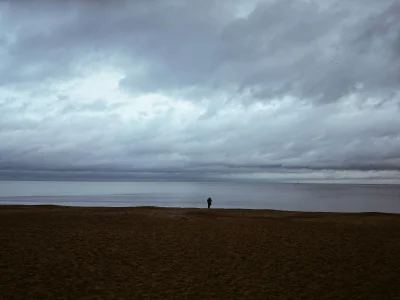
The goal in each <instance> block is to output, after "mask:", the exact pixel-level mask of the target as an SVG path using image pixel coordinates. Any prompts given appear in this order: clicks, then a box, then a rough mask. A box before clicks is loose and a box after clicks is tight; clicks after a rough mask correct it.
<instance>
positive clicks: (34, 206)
mask: <svg viewBox="0 0 400 300" xmlns="http://www.w3.org/2000/svg"><path fill="white" fill-rule="evenodd" d="M7 209H17V210H24V209H25V210H30V209H32V210H38V209H59V210H62V209H76V210H103V211H104V210H110V211H112V210H125V211H127V210H129V211H131V210H132V211H140V210H164V211H175V212H176V211H182V212H183V211H203V212H209V213H211V214H212V213H223V214H225V215H229V213H238V212H242V213H248V214H247V215H246V216H248V217H249V216H251V215H253V214H260V213H264V214H265V215H272V214H274V215H288V214H298V215H319V216H323V215H327V216H334V215H336V216H349V217H350V216H379V215H382V216H393V217H400V213H396V212H378V211H360V212H336V211H298V210H277V209H261V208H211V209H209V210H208V209H207V208H203V207H173V206H152V205H145V206H78V205H58V204H0V211H1V210H7Z"/></svg>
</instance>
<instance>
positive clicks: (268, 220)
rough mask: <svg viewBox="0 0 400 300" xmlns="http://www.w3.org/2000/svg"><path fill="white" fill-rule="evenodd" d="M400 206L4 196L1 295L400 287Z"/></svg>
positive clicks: (192, 294)
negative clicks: (49, 200)
mask: <svg viewBox="0 0 400 300" xmlns="http://www.w3.org/2000/svg"><path fill="white" fill-rule="evenodd" d="M399 274H400V215H398V214H383V213H314V212H288V211H272V210H247V209H210V210H207V209H198V208H161V207H124V208H108V207H96V208H95V207H61V206H52V205H41V206H12V205H1V206H0V299H10V300H11V299H227V300H228V299H399V296H400V275H399Z"/></svg>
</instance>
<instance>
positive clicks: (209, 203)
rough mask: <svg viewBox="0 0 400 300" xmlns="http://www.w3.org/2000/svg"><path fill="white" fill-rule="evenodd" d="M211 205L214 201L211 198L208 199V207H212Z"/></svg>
mask: <svg viewBox="0 0 400 300" xmlns="http://www.w3.org/2000/svg"><path fill="white" fill-rule="evenodd" d="M211 204H212V199H211V198H208V199H207V206H208V208H210V207H211Z"/></svg>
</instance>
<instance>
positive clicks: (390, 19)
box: [0, 0, 400, 181]
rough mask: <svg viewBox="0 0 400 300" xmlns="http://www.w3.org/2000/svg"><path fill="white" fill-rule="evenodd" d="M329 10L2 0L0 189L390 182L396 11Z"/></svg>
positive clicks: (398, 137) (395, 134)
mask: <svg viewBox="0 0 400 300" xmlns="http://www.w3.org/2000/svg"><path fill="white" fill-rule="evenodd" d="M342 2H343V1H319V2H313V1H294V0H293V1H292V0H284V1H270V0H265V1H229V2H224V1H211V0H205V1H178V0H171V1H157V0H154V1H120V2H118V3H115V2H111V1H96V2H94V1H68V2H67V1H44V0H43V1H9V2H4V1H3V2H0V177H1V176H3V177H9V176H16V174H25V175H24V176H32V177H35V176H38V177H40V176H41V175H40V174H43V172H45V173H46V172H47V173H46V174H64V175H63V176H67V177H68V176H72V177H74V176H75V175H76V174H86V175H84V176H88V177H90V176H92V175H93V176H95V175H94V174H97V175H98V174H102V175H101V176H105V177H107V176H109V177H110V178H111V177H113V176H114V177H119V176H120V177H124V176H126V177H132V178H148V177H152V178H164V179H165V178H167V179H168V178H171V179H177V178H189V179H193V180H194V179H196V178H197V179H204V180H217V179H222V178H227V179H235V178H239V179H250V180H255V179H264V180H290V179H292V180H302V179H303V180H305V179H310V180H328V179H329V180H333V179H348V180H353V179H363V180H364V179H368V178H369V179H371V180H375V181H376V180H387V181H396V180H397V181H398V180H399V179H400V176H399V173H398V170H399V168H400V134H399V132H400V131H399V129H400V112H399V109H400V23H399V22H398V20H399V19H400V5H399V4H398V3H397V1H395V0H392V1H389V0H385V1H380V2H376V1H369V0H368V1H365V0H364V1H361V0H359V1H356V0H353V1H348V2H346V3H342ZM27 174H28V175H27ZM68 174H69V175H68ZM71 174H73V175H71ZM74 174H75V175H74ZM107 174H108V175H107ZM118 174H119V175H118ZM48 176H51V175H48ZM60 176H61V175H60ZM76 176H77V177H79V176H80V175H79V176H78V175H76ZM99 176H100V175H99Z"/></svg>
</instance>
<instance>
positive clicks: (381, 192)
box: [0, 181, 400, 213]
mask: <svg viewBox="0 0 400 300" xmlns="http://www.w3.org/2000/svg"><path fill="white" fill-rule="evenodd" d="M208 197H211V198H212V199H213V206H212V207H214V208H253V209H254V208H257V209H278V210H293V211H321V212H322V211H331V212H394V213H400V185H382V184H375V185H364V184H309V183H307V184H306V183H301V184H291V183H219V182H218V183H217V182H214V183H209V182H207V183H204V182H74V181H65V182H62V181H0V204H31V205H37V204H56V205H67V206H165V207H206V206H207V205H206V199H207V198H208Z"/></svg>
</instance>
